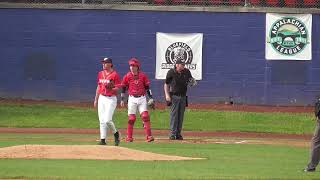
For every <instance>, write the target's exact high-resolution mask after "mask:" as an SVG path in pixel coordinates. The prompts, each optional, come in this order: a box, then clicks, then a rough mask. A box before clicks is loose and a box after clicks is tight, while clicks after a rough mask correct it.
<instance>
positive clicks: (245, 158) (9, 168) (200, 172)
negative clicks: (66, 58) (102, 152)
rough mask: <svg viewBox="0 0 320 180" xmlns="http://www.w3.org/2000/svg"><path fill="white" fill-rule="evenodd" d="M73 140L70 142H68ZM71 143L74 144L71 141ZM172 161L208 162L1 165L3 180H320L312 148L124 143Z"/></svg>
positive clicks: (31, 137)
mask: <svg viewBox="0 0 320 180" xmlns="http://www.w3.org/2000/svg"><path fill="white" fill-rule="evenodd" d="M82 138H94V135H74V134H70V135H65V134H56V135H54V134H51V135H48V134H27V135H23V134H1V136H0V147H4V146H12V145H20V144H39V143H41V144H95V142H83V141H80V139H82ZM66 140H67V141H66ZM68 140H69V141H68ZM121 146H123V147H129V148H132V149H138V150H143V151H148V152H155V153H161V154H169V155H179V156H190V157H204V158H207V159H206V160H196V161H154V162H135V161H98V160H45V159H41V160H39V159H38V160H24V159H1V160H0V178H21V179H130V180H131V179H230V180H231V179H232V180H233V179H288V180H289V179H290V180H293V179H319V178H320V172H315V173H304V172H302V169H303V168H304V167H305V165H306V163H307V162H308V158H309V149H308V148H297V147H289V146H271V145H241V144H233V145H223V144H180V143H176V144H175V143H170V144H155V143H152V144H150V143H130V144H127V143H122V144H121Z"/></svg>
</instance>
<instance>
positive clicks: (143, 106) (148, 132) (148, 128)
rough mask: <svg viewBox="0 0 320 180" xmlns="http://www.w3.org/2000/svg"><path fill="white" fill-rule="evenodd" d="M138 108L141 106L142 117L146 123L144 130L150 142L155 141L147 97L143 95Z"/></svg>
mask: <svg viewBox="0 0 320 180" xmlns="http://www.w3.org/2000/svg"><path fill="white" fill-rule="evenodd" d="M138 108H139V113H140V116H141V119H142V121H143V124H144V132H145V134H146V140H147V141H148V142H151V141H154V138H153V137H152V134H151V122H150V116H149V112H148V109H147V99H146V97H141V99H140V100H139V104H138Z"/></svg>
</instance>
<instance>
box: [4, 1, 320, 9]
mask: <svg viewBox="0 0 320 180" xmlns="http://www.w3.org/2000/svg"><path fill="white" fill-rule="evenodd" d="M1 2H7V3H25V4H26V3H27V4H28V3H41V4H58V3H59V4H60V3H62V4H86V5H88V4H95V5H96V4H144V5H149V6H151V5H153V6H160V5H161V6H173V5H174V6H178V5H184V6H203V7H209V6H225V7H228V6H246V7H280V8H320V0H7V1H6V0H3V1H1Z"/></svg>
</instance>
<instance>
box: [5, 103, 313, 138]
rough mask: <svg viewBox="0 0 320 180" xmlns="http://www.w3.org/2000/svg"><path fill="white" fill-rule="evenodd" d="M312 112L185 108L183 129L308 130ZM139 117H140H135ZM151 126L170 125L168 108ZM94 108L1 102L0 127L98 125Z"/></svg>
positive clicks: (119, 119)
mask: <svg viewBox="0 0 320 180" xmlns="http://www.w3.org/2000/svg"><path fill="white" fill-rule="evenodd" d="M312 119H313V114H312V113H299V114H294V113H252V112H227V111H226V112H223V111H199V110H189V109H188V110H187V111H186V113H185V119H184V130H190V131H229V132H264V133H285V134H311V133H312V131H313V129H314V123H313V120H312ZM114 121H115V123H116V125H117V127H118V128H126V126H127V112H126V111H125V110H123V109H122V110H116V113H115V115H114ZM138 121H140V118H138ZM151 121H152V128H153V129H168V128H169V110H156V111H152V112H151ZM98 126H99V124H98V117H97V113H96V110H94V109H85V108H68V107H61V106H50V105H49V106H48V105H3V104H0V127H36V128H98Z"/></svg>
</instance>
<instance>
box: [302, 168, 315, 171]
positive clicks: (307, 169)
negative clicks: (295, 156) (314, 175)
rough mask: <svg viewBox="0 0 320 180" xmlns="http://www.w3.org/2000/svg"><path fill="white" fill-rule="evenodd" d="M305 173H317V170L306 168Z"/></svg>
mask: <svg viewBox="0 0 320 180" xmlns="http://www.w3.org/2000/svg"><path fill="white" fill-rule="evenodd" d="M303 171H304V172H315V171H316V168H308V167H307V168H305V169H304V170H303Z"/></svg>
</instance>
